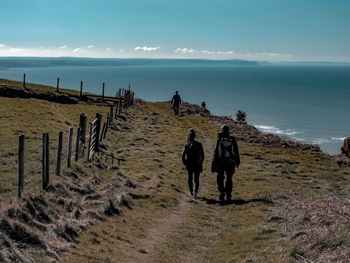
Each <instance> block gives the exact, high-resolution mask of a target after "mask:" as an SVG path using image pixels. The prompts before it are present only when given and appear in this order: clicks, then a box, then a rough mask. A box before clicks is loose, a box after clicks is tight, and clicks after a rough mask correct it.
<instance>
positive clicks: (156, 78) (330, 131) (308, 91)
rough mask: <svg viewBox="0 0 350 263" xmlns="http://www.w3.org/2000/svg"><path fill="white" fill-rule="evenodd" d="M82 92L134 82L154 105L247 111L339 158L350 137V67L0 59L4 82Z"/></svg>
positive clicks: (267, 127) (110, 91) (252, 118)
mask: <svg viewBox="0 0 350 263" xmlns="http://www.w3.org/2000/svg"><path fill="white" fill-rule="evenodd" d="M23 73H26V77H27V82H33V83H40V84H47V85H52V86H55V85H56V78H57V77H60V86H61V87H62V88H68V89H76V90H79V88H80V81H84V91H89V92H94V93H100V92H101V87H102V83H103V82H105V85H106V86H105V93H106V94H107V95H111V96H113V95H115V93H116V91H117V90H118V89H119V88H126V87H127V86H128V84H130V85H131V88H132V89H133V90H134V91H135V93H136V96H137V97H139V98H142V99H145V100H150V101H165V100H169V99H171V97H172V95H173V93H174V91H175V90H178V91H179V93H180V95H181V97H182V99H183V100H184V101H189V102H192V103H197V104H200V103H201V102H202V101H205V102H206V104H207V107H208V109H209V110H210V111H211V112H212V113H215V114H220V115H231V116H234V115H235V112H236V111H237V110H244V111H246V112H247V120H248V123H250V124H253V125H255V126H256V127H257V128H258V129H260V130H261V131H263V132H267V133H274V134H278V135H281V136H286V137H289V138H292V139H294V140H298V141H303V142H309V143H314V144H318V145H320V147H321V148H322V149H323V150H324V151H325V152H328V153H330V154H336V153H338V152H339V148H340V146H341V144H342V141H343V139H344V138H345V137H348V136H350V121H349V118H350V103H349V101H350V65H349V64H348V65H347V64H326V63H324V64H306V63H300V64H293V63H290V64H273V63H256V62H245V61H206V60H168V59H163V60H147V59H107V60H104V59H72V58H58V59H57V58H56V59H50V58H45V59H38V58H0V78H7V79H13V80H22V79H23Z"/></svg>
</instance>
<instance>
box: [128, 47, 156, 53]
mask: <svg viewBox="0 0 350 263" xmlns="http://www.w3.org/2000/svg"><path fill="white" fill-rule="evenodd" d="M159 49H160V47H135V49H134V50H135V51H147V52H149V51H156V50H159Z"/></svg>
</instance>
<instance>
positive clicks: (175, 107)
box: [173, 103, 180, 115]
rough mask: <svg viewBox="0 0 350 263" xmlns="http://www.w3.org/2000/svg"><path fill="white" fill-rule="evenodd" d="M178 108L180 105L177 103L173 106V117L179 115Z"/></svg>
mask: <svg viewBox="0 0 350 263" xmlns="http://www.w3.org/2000/svg"><path fill="white" fill-rule="evenodd" d="M179 107H180V104H178V103H174V104H173V110H174V112H175V115H179Z"/></svg>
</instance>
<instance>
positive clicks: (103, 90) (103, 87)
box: [102, 82, 105, 100]
mask: <svg viewBox="0 0 350 263" xmlns="http://www.w3.org/2000/svg"><path fill="white" fill-rule="evenodd" d="M104 98H105V83H104V82H103V83H102V100H104Z"/></svg>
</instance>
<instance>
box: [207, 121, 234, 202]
mask: <svg viewBox="0 0 350 263" xmlns="http://www.w3.org/2000/svg"><path fill="white" fill-rule="evenodd" d="M239 164H240V158H239V151H238V144H237V140H236V138H235V137H234V136H232V135H230V128H229V127H228V126H227V125H223V126H222V127H221V132H219V133H218V138H217V140H216V145H215V150H214V157H213V161H212V166H211V170H212V172H213V173H214V172H217V173H218V174H217V184H218V190H219V192H220V197H219V200H220V201H223V200H224V199H225V194H226V200H227V201H231V193H232V176H233V174H234V172H235V168H238V167H239ZM225 173H226V183H225V186H224V180H225Z"/></svg>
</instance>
